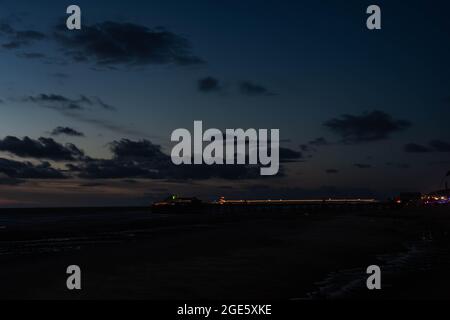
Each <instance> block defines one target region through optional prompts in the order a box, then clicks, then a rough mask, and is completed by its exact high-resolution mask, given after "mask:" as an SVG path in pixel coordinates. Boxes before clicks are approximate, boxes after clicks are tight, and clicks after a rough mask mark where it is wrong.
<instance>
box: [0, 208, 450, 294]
mask: <svg viewBox="0 0 450 320" xmlns="http://www.w3.org/2000/svg"><path fill="white" fill-rule="evenodd" d="M449 232H450V209H449V208H437V209H427V210H425V209H415V208H413V209H403V210H385V211H367V212H353V213H345V214H344V213H338V212H321V213H310V214H304V213H297V214H286V213H283V214H282V213H279V214H277V213H270V214H266V215H265V217H255V216H246V217H236V216H234V217H230V216H222V217H211V216H188V217H183V216H169V217H165V216H156V217H153V216H152V214H151V213H150V212H148V211H145V210H131V209H130V210H128V211H120V212H112V211H111V212H108V211H105V212H101V213H92V212H85V213H84V214H83V210H82V209H80V212H79V213H77V212H76V211H75V212H71V213H70V214H69V213H67V214H65V213H64V212H52V213H51V214H45V212H44V213H42V212H41V213H39V214H33V213H26V214H17V213H0V265H1V267H0V298H2V299H16V298H18V299H111V298H112V299H157V300H162V299H181V300H185V299H212V300H215V299H243V298H245V299H295V300H297V299H305V298H314V299H316V298H319V299H320V298H338V299H339V298H361V299H396V298H400V299H449V298H450V294H448V293H447V289H446V288H448V287H449V285H450V275H449V273H448V270H450V256H449V254H448V252H449V251H450V250H449V248H450V242H449V241H450V239H449ZM72 264H76V265H79V266H80V267H81V269H82V290H81V291H76V292H74V291H68V290H67V289H66V277H67V275H66V273H65V271H66V268H67V266H69V265H72ZM371 264H377V265H379V266H380V267H381V268H382V272H383V274H382V287H383V289H382V290H380V291H368V290H367V289H366V288H365V280H366V277H367V275H366V274H365V270H366V268H367V266H369V265H371Z"/></svg>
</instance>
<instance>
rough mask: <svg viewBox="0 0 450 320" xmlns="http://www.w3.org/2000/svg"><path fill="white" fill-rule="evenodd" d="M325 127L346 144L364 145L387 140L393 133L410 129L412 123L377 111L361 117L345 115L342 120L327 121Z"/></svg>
mask: <svg viewBox="0 0 450 320" xmlns="http://www.w3.org/2000/svg"><path fill="white" fill-rule="evenodd" d="M324 125H325V126H326V127H327V128H328V129H330V130H331V131H333V132H334V133H335V134H337V135H339V136H340V137H341V138H342V140H343V142H344V143H362V142H371V141H379V140H386V139H388V138H389V137H390V135H391V134H392V133H395V132H399V131H403V130H405V129H407V128H409V127H410V126H411V123H410V122H408V121H405V120H396V119H393V118H392V116H390V115H389V114H387V113H385V112H383V111H379V110H375V111H372V112H370V113H364V114H362V115H360V116H358V115H356V116H355V115H349V114H344V115H342V116H341V118H334V119H331V120H328V121H326V122H325V123H324Z"/></svg>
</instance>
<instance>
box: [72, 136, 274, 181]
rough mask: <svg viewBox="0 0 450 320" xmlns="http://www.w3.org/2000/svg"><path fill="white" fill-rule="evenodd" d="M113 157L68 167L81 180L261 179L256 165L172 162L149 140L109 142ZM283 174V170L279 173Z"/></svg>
mask: <svg viewBox="0 0 450 320" xmlns="http://www.w3.org/2000/svg"><path fill="white" fill-rule="evenodd" d="M109 146H110V150H111V152H112V154H113V158H112V159H91V158H87V159H86V160H85V161H83V162H80V163H79V164H69V165H67V168H68V169H69V170H70V171H71V172H72V173H74V174H76V175H78V176H79V177H80V178H84V179H125V178H128V179H130V178H142V179H169V180H205V179H210V178H222V179H228V180H237V179H256V178H260V171H259V166H257V165H234V166H225V165H212V166H209V165H180V166H176V165H174V164H173V163H172V160H171V158H170V156H169V155H167V154H165V153H164V152H162V150H161V147H160V146H159V145H155V144H153V143H152V142H150V141H148V140H140V141H132V140H129V139H122V140H119V141H114V142H112V143H110V145H109ZM280 175H282V173H280Z"/></svg>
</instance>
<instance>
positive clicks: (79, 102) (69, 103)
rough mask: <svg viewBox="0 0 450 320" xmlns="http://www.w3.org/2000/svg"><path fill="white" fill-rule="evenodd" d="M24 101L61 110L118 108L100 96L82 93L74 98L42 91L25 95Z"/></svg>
mask: <svg viewBox="0 0 450 320" xmlns="http://www.w3.org/2000/svg"><path fill="white" fill-rule="evenodd" d="M23 101H25V102H33V103H36V104H38V105H40V106H42V107H46V108H51V109H55V110H60V111H76V110H84V109H86V108H87V107H89V106H96V107H100V108H102V109H105V110H111V111H112V110H115V109H116V108H115V107H113V106H111V105H109V104H107V103H105V102H103V100H101V99H100V98H98V97H92V98H88V97H86V96H84V95H80V96H79V98H77V99H72V98H68V97H66V96H63V95H60V94H53V93H50V94H46V93H41V94H38V95H35V96H28V97H25V98H23Z"/></svg>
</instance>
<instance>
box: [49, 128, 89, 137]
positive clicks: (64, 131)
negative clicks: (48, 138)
mask: <svg viewBox="0 0 450 320" xmlns="http://www.w3.org/2000/svg"><path fill="white" fill-rule="evenodd" d="M62 134H64V135H66V136H72V137H84V133H82V132H80V131H77V130H75V129H72V128H69V127H56V128H55V129H53V130H52V132H51V135H52V136H59V135H62Z"/></svg>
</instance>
